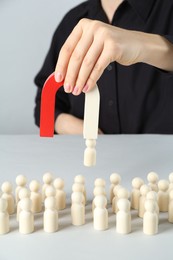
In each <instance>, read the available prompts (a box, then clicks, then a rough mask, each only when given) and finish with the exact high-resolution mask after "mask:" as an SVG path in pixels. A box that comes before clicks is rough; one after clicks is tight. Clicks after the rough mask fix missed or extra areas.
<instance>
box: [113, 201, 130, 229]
mask: <svg viewBox="0 0 173 260" xmlns="http://www.w3.org/2000/svg"><path fill="white" fill-rule="evenodd" d="M117 206H118V212H117V215H116V231H117V233H120V234H128V233H130V232H131V214H130V201H129V200H127V199H119V200H118V202H117Z"/></svg>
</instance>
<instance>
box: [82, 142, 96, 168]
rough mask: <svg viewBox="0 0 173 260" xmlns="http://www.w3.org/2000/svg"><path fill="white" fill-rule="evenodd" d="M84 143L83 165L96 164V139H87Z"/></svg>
mask: <svg viewBox="0 0 173 260" xmlns="http://www.w3.org/2000/svg"><path fill="white" fill-rule="evenodd" d="M85 144H86V148H85V151H84V165H85V166H94V165H95V164H96V149H95V147H96V140H94V139H87V140H86V141H85Z"/></svg>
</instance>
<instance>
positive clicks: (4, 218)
mask: <svg viewBox="0 0 173 260" xmlns="http://www.w3.org/2000/svg"><path fill="white" fill-rule="evenodd" d="M7 207H8V203H7V200H6V199H3V198H0V235H3V234H6V233H8V232H9V230H10V227H9V214H8V211H7Z"/></svg>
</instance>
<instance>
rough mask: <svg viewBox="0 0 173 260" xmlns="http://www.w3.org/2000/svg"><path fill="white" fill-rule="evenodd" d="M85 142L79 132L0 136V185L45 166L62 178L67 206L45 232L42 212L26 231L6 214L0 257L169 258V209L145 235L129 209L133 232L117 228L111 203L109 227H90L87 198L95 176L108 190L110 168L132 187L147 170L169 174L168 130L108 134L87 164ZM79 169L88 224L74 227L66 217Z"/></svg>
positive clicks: (37, 173)
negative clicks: (51, 229) (162, 132)
mask: <svg viewBox="0 0 173 260" xmlns="http://www.w3.org/2000/svg"><path fill="white" fill-rule="evenodd" d="M84 149H85V141H84V139H83V137H82V136H58V135H57V136H54V138H40V137H39V136H36V135H1V136H0V167H1V168H0V172H1V173H0V185H1V184H2V183H3V182H4V181H10V182H11V183H12V184H13V187H14V189H15V178H16V176H17V175H19V174H24V175H25V176H26V177H27V180H28V183H29V182H30V181H31V180H33V179H37V180H38V181H40V182H41V183H42V176H43V174H44V173H45V172H47V171H49V172H51V173H52V174H53V176H54V177H55V178H56V177H61V178H63V179H64V181H65V191H66V193H67V200H68V203H67V204H68V207H67V208H66V209H65V210H64V211H60V212H59V230H58V231H57V232H56V233H52V234H47V233H45V232H44V231H43V229H42V213H40V214H37V215H36V216H35V231H34V233H32V234H29V235H22V234H20V233H19V232H18V224H17V222H16V220H15V215H13V216H11V217H10V232H9V233H8V234H6V235H2V236H0V260H12V259H18V260H20V259H25V260H31V259H34V260H35V259H51V260H54V259H56V260H57V259H63V260H64V259H69V258H71V259H82V260H85V259H89V258H92V259H100V260H102V259H106V258H107V259H108V258H109V257H110V259H112V258H116V259H121V260H122V259H128V260H129V259H139V258H140V259H153V258H157V259H167V260H169V259H172V255H173V253H172V241H173V225H172V224H170V223H168V221H167V213H164V214H163V213H162V214H161V216H160V224H159V232H158V234H157V235H155V236H147V235H144V234H143V232H142V220H141V219H139V218H137V214H136V212H135V211H132V232H131V233H130V234H128V235H121V234H118V233H116V216H115V215H114V214H112V212H111V208H110V205H109V207H108V210H109V228H108V230H106V231H96V230H94V229H93V223H92V214H91V202H90V201H91V200H92V198H93V195H92V192H93V186H94V180H95V179H96V178H98V177H100V178H104V179H105V181H106V190H107V194H109V185H110V181H109V177H110V174H111V173H113V172H117V173H119V174H120V175H121V178H122V185H123V186H124V187H126V188H128V189H129V191H130V190H131V180H132V179H133V178H134V177H137V176H138V177H142V178H143V179H144V181H145V182H146V183H147V179H146V176H147V174H148V172H150V171H155V172H157V173H158V174H159V178H160V179H168V175H169V173H170V172H172V171H173V136H171V135H106V136H99V137H98V140H97V145H96V150H97V163H96V166H94V167H91V168H88V167H85V166H84V165H83V152H84ZM78 174H82V175H84V177H85V180H86V190H87V197H88V204H87V206H86V224H85V225H83V226H81V227H75V226H72V224H71V218H70V196H71V187H72V184H73V180H74V177H75V176H76V175H78Z"/></svg>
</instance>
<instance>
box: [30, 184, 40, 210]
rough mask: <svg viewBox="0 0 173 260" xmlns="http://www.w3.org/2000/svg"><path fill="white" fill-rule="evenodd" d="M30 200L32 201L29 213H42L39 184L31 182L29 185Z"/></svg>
mask: <svg viewBox="0 0 173 260" xmlns="http://www.w3.org/2000/svg"><path fill="white" fill-rule="evenodd" d="M29 188H30V191H31V193H30V199H31V201H32V206H31V211H32V212H33V213H39V212H41V211H42V195H41V193H40V183H39V182H38V181H36V180H33V181H31V182H30V184H29Z"/></svg>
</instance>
